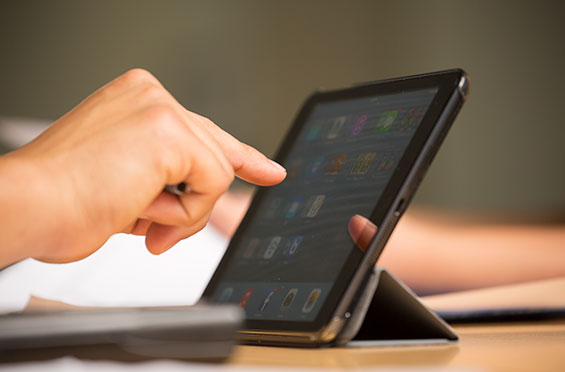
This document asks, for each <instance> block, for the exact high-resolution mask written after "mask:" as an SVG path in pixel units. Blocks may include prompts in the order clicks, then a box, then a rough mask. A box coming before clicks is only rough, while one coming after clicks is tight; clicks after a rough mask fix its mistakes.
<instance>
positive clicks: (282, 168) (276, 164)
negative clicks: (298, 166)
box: [269, 159, 286, 173]
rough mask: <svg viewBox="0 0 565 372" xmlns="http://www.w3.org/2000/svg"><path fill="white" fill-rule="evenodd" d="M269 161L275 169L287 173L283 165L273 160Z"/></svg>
mask: <svg viewBox="0 0 565 372" xmlns="http://www.w3.org/2000/svg"><path fill="white" fill-rule="evenodd" d="M269 161H270V162H271V164H272V165H273V166H274V167H275V168H277V169H279V170H282V171H283V172H285V173H286V169H285V168H284V167H283V166H282V165H280V164H279V163H277V162H276V161H274V160H271V159H269Z"/></svg>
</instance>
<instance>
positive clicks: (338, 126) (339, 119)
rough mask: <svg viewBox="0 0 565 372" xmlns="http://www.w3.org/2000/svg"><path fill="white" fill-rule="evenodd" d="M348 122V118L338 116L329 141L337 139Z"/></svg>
mask: <svg viewBox="0 0 565 372" xmlns="http://www.w3.org/2000/svg"><path fill="white" fill-rule="evenodd" d="M346 121H347V116H338V117H337V118H335V119H334V121H333V123H332V127H331V128H330V131H329V133H328V139H336V138H337V137H338V136H339V133H341V130H342V129H343V127H344V126H345V122H346Z"/></svg>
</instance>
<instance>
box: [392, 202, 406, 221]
mask: <svg viewBox="0 0 565 372" xmlns="http://www.w3.org/2000/svg"><path fill="white" fill-rule="evenodd" d="M405 208H406V199H404V198H402V199H400V200H399V201H398V204H397V205H396V209H395V212H394V215H395V216H396V217H400V215H401V214H402V212H404V209H405Z"/></svg>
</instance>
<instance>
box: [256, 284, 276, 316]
mask: <svg viewBox="0 0 565 372" xmlns="http://www.w3.org/2000/svg"><path fill="white" fill-rule="evenodd" d="M278 290H279V287H275V288H273V289H271V290H270V291H269V293H267V295H266V296H265V298H264V299H263V302H262V303H261V304H260V305H259V311H260V312H263V311H265V309H266V308H267V305H269V302H271V299H272V298H273V296H274V295H275V293H277V291H278Z"/></svg>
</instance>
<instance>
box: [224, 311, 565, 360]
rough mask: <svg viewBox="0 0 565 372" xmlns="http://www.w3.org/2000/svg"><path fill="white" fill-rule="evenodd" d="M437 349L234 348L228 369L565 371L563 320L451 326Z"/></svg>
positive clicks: (403, 347) (400, 347)
mask: <svg viewBox="0 0 565 372" xmlns="http://www.w3.org/2000/svg"><path fill="white" fill-rule="evenodd" d="M454 328H455V330H456V332H457V333H458V334H459V336H460V341H459V342H458V343H457V344H454V345H443V346H398V347H374V348H373V347H371V348H326V349H295V348H275V347H259V346H239V347H237V348H236V352H235V355H234V356H233V357H232V358H231V360H230V362H229V364H231V365H240V366H241V365H247V366H249V365H253V366H265V367H267V366H271V367H272V366H278V367H289V369H290V368H292V367H318V368H322V369H327V368H331V369H355V368H368V367H391V366H397V367H399V366H405V367H416V366H426V367H428V368H434V367H446V366H452V367H471V368H477V369H478V370H485V371H565V320H562V321H557V322H531V323H514V324H489V325H466V326H457V327H454Z"/></svg>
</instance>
